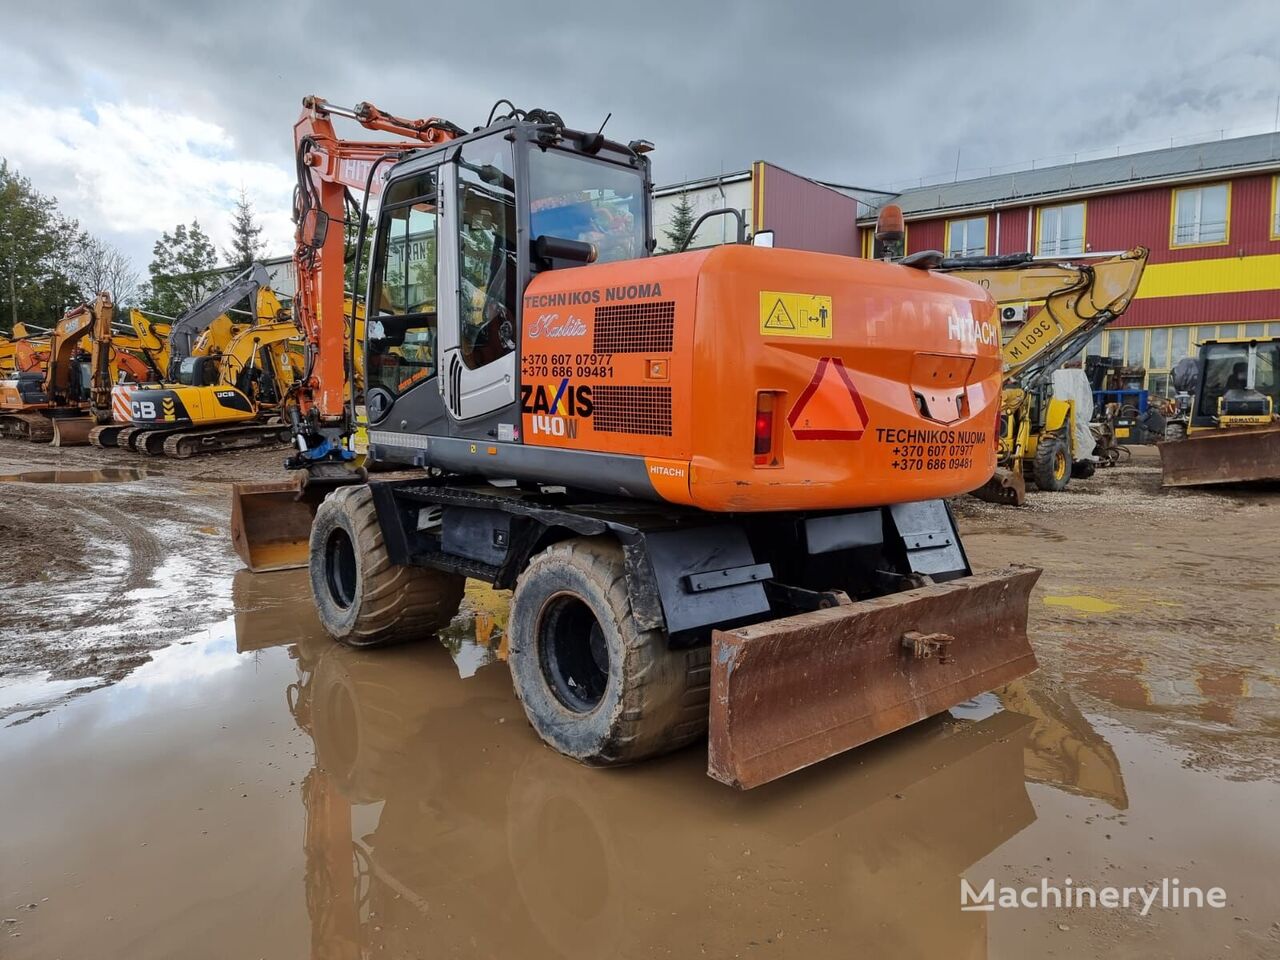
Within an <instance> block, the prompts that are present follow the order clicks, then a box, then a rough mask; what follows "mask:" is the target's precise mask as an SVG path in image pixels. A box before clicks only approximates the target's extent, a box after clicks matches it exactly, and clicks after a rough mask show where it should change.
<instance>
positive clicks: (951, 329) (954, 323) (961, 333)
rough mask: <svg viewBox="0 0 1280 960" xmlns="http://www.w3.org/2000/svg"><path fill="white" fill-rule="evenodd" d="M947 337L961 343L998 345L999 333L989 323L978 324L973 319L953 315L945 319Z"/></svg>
mask: <svg viewBox="0 0 1280 960" xmlns="http://www.w3.org/2000/svg"><path fill="white" fill-rule="evenodd" d="M947 336H948V337H950V338H951V339H952V340H958V341H960V342H961V343H982V344H986V345H987V346H999V345H1000V333H999V331H998V330H996V325H995V324H994V323H991V322H989V321H983V322H982V323H978V322H977V321H976V320H974V319H973V317H961V316H957V315H956V314H954V313H953V314H951V316H949V317H947Z"/></svg>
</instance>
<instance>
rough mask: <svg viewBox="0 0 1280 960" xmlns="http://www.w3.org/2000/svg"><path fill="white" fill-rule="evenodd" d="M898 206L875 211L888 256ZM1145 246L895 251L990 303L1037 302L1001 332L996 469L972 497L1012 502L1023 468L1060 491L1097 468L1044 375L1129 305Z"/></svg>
mask: <svg viewBox="0 0 1280 960" xmlns="http://www.w3.org/2000/svg"><path fill="white" fill-rule="evenodd" d="M903 235H904V234H903V227H902V213H901V209H900V208H898V207H897V206H896V205H893V204H889V205H886V207H885V208H884V209H883V210H882V211H881V214H880V218H879V223H878V224H877V240H878V241H879V242H880V244H881V245H882V246H883V247H884V248H885V249H886V250H888V251H890V255H891V256H892V252H893V251H894V250H895V249H900V246H898V244H899V243H900V241H901V239H902V237H903ZM1147 255H1148V251H1147V249H1146V248H1145V247H1134V248H1133V249H1132V250H1128V251H1125V252H1118V253H1096V254H1086V255H1082V256H1077V257H1072V258H1070V259H1065V260H1064V259H1062V258H1058V257H1037V256H1033V255H1032V254H1030V253H1016V254H1005V255H1000V256H983V257H945V256H943V254H942V253H940V252H938V251H936V250H930V251H924V252H921V253H915V254H912V255H910V256H908V257H904V258H898V259H899V262H901V263H903V264H905V265H908V266H918V267H926V268H928V269H931V270H934V271H935V272H937V273H945V274H947V275H949V276H952V277H957V278H962V279H965V280H968V281H970V282H972V283H976V284H978V285H979V286H981V287H982V288H983V289H985V290H986V291H987V292H988V293H989V294H990V295H991V297H992V299H994V300H995V302H996V303H997V304H998V305H1001V306H1004V305H1006V304H1028V303H1034V302H1036V301H1042V302H1043V306H1041V307H1040V309H1039V310H1036V311H1035V312H1029V313H1028V315H1027V316H1026V319H1025V320H1023V321H1022V322H1021V323H1020V324H1019V325H1018V326H1017V327H1016V328H1015V329H1014V330H1013V331H1012V333H1011V334H1010V335H1008V336H1007V337H1004V336H1002V334H1001V332H1000V329H999V324H997V325H996V326H995V327H993V328H992V330H991V331H990V332H991V334H992V335H993V336H995V337H996V338H997V341H996V342H997V343H999V342H1000V340H1001V339H1003V340H1004V347H1003V361H1004V389H1003V392H1002V394H1001V398H1000V436H999V459H998V466H997V468H996V472H995V475H994V476H993V477H992V478H991V479H990V480H989V481H988V482H987V483H985V484H983V485H982V486H981V487H980V488H978V489H977V490H975V491H973V492H974V494H975V496H978V497H979V498H981V499H983V500H987V501H990V502H994V503H1004V504H1009V505H1013V506H1020V505H1022V504H1023V503H1025V501H1026V492H1027V486H1026V475H1027V474H1030V475H1031V476H1032V478H1033V479H1034V480H1035V484H1036V486H1037V487H1039V488H1040V489H1041V490H1063V489H1065V488H1066V486H1067V484H1068V483H1069V482H1070V481H1071V478H1072V477H1073V476H1076V477H1088V476H1092V474H1093V471H1094V469H1095V466H1096V462H1095V459H1094V456H1093V447H1094V441H1093V438H1092V436H1091V434H1090V431H1089V427H1088V420H1089V417H1088V415H1087V413H1086V414H1083V415H1082V413H1081V412H1080V411H1079V410H1078V409H1077V406H1076V401H1075V399H1073V398H1071V397H1064V396H1055V395H1054V391H1053V377H1054V373H1055V371H1057V370H1058V369H1059V368H1060V367H1061V366H1062V364H1063V363H1064V362H1065V361H1067V360H1069V359H1070V358H1072V357H1074V356H1076V355H1077V354H1079V353H1080V352H1081V351H1082V350H1083V349H1084V347H1085V344H1087V343H1088V342H1089V341H1090V340H1091V339H1092V338H1093V337H1094V336H1096V335H1097V334H1098V333H1099V332H1100V331H1102V330H1103V329H1105V328H1106V326H1107V325H1108V324H1110V323H1111V322H1112V321H1113V320H1115V319H1116V318H1117V317H1119V316H1120V315H1121V314H1123V313H1124V312H1125V310H1127V309H1128V307H1129V304H1130V302H1132V300H1133V296H1134V294H1135V293H1136V292H1137V290H1138V284H1139V283H1140V282H1141V280H1142V274H1143V271H1144V270H1145V269H1146V265H1147Z"/></svg>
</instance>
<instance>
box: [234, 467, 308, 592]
mask: <svg viewBox="0 0 1280 960" xmlns="http://www.w3.org/2000/svg"><path fill="white" fill-rule="evenodd" d="M304 481H305V477H303V476H301V475H299V476H298V477H297V478H296V479H294V480H281V481H278V482H274V483H237V484H233V485H232V487H231V543H232V545H233V546H234V547H235V549H236V553H238V554H239V555H240V559H241V560H243V561H244V565H245V566H246V567H248V568H249V569H250V570H252V571H253V572H254V573H262V572H264V571H266V570H292V569H294V568H296V567H305V566H306V565H307V560H308V554H309V552H310V543H311V521H312V519H313V518H314V517H315V514H316V508H317V507H319V505H320V501H321V500H323V499H324V495H325V494H326V493H327V492H328V491H329V489H330V488H328V487H326V488H323V489H316V488H314V487H312V486H310V485H309V484H306V483H305V482H304Z"/></svg>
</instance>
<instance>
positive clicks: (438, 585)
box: [309, 484, 467, 648]
mask: <svg viewBox="0 0 1280 960" xmlns="http://www.w3.org/2000/svg"><path fill="white" fill-rule="evenodd" d="M339 528H341V530H343V531H345V533H346V535H347V536H348V537H349V538H350V540H351V544H352V546H353V548H354V553H355V585H354V597H353V599H352V601H351V604H350V605H349V606H346V607H344V606H342V605H341V604H340V603H339V602H338V600H337V599H336V598H335V597H334V596H333V591H332V590H331V589H330V587H329V570H328V562H329V561H328V550H327V549H326V547H327V545H328V543H329V538H330V537H331V536H332V535H333V534H334V533H335V531H336V530H338V529H339ZM310 551H311V556H310V563H309V567H310V574H311V593H312V596H314V597H315V602H316V610H317V612H318V613H319V615H320V622H321V623H322V624H323V625H324V628H325V630H327V631H328V632H329V635H330V636H331V637H333V639H335V640H337V641H338V642H339V643H342V644H345V645H346V646H348V647H356V648H369V647H385V646H390V645H392V644H397V643H407V642H409V641H413V640H423V639H426V638H428V637H430V636H432V635H433V634H435V632H436V631H438V630H441V629H443V628H444V627H446V626H448V624H449V621H451V620H452V619H453V618H454V617H455V616H456V615H457V613H458V607H459V606H460V605H461V603H462V591H463V590H464V588H465V587H466V582H467V581H466V578H465V577H463V576H461V575H460V574H456V573H448V572H446V571H443V570H434V569H431V568H429V567H410V566H402V565H400V564H395V563H392V562H391V558H390V557H389V556H388V555H387V546H386V544H385V543H384V542H383V539H382V529H381V528H380V527H379V526H378V513H377V510H375V509H374V506H373V493H372V491H370V489H369V488H368V486H366V485H364V484H353V485H351V486H345V487H339V488H338V489H337V490H335V491H333V492H332V493H331V494H329V495H328V496H327V497H325V499H324V502H323V503H321V504H320V508H319V510H317V511H316V516H315V520H314V521H313V522H312V525H311V543H310Z"/></svg>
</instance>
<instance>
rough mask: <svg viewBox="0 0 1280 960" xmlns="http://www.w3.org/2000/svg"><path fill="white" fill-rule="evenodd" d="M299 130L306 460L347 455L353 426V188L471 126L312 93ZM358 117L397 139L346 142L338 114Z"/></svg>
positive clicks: (299, 429) (295, 409)
mask: <svg viewBox="0 0 1280 960" xmlns="http://www.w3.org/2000/svg"><path fill="white" fill-rule="evenodd" d="M302 107H303V109H302V114H301V116H300V117H299V118H298V121H297V123H295V124H294V127H293V135H294V136H293V138H294V146H295V149H296V154H297V168H298V188H297V193H296V195H295V197H296V199H295V208H294V222H295V223H296V224H297V234H296V239H297V244H296V247H295V249H294V255H293V260H294V267H295V268H296V271H297V277H298V284H297V292H296V295H295V297H294V302H293V310H294V319H295V321H296V322H297V324H298V327H299V328H300V329H301V330H302V333H303V336H304V337H305V339H306V343H307V351H308V362H307V372H306V376H305V377H304V378H303V379H302V380H301V381H300V382H299V383H297V384H295V386H294V389H293V390H292V391H291V404H290V406H291V407H292V409H291V411H290V416H291V418H292V420H293V425H294V430H295V432H296V434H297V438H298V447H299V450H300V452H301V457H300V460H301V462H299V463H295V464H294V465H295V466H309V465H311V464H314V463H318V462H320V461H323V460H326V459H346V458H347V456H349V455H350V451H344V450H342V448H341V446H340V442H341V441H342V439H343V438H344V437H346V436H347V435H348V434H349V433H350V431H351V420H352V415H351V411H350V410H349V408H348V404H347V388H348V384H349V383H350V378H349V376H348V372H349V371H348V367H349V361H348V354H349V350H348V339H349V336H350V332H349V330H350V328H349V325H348V322H347V319H346V315H345V312H344V310H343V304H344V301H345V299H346V240H345V237H344V236H343V230H342V226H343V223H344V219H345V217H344V213H345V206H346V203H347V199H348V195H349V194H348V191H350V190H357V191H360V192H362V193H379V192H381V189H382V183H383V178H382V177H379V176H378V175H377V173H378V168H379V166H380V165H382V164H383V163H384V162H386V161H394V160H397V159H399V158H400V157H402V156H403V155H404V154H405V153H407V152H408V151H410V150H413V149H415V148H417V147H419V146H423V145H430V144H437V143H443V142H445V141H447V140H452V139H454V138H455V137H458V136H460V135H462V134H463V133H464V132H465V131H464V130H462V129H461V128H460V127H458V126H456V125H455V124H452V123H449V122H448V121H446V120H441V119H439V118H436V117H432V118H430V119H427V120H405V119H402V118H400V117H395V116H392V115H391V114H387V113H383V112H382V111H381V110H379V109H378V108H377V107H375V106H373V105H372V104H368V103H360V104H357V105H356V106H355V107H354V108H351V109H348V108H344V107H338V106H335V105H333V104H331V103H328V102H327V101H325V100H323V99H321V98H320V97H305V98H304V99H303V101H302ZM335 116H336V117H345V118H347V119H351V120H355V121H356V122H358V123H359V124H360V125H361V126H363V127H364V128H365V129H368V130H376V131H379V132H382V133H390V134H394V135H395V137H396V139H395V140H393V141H357V140H342V139H340V138H339V137H338V135H337V133H336V132H335V131H334V127H333V117H335Z"/></svg>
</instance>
